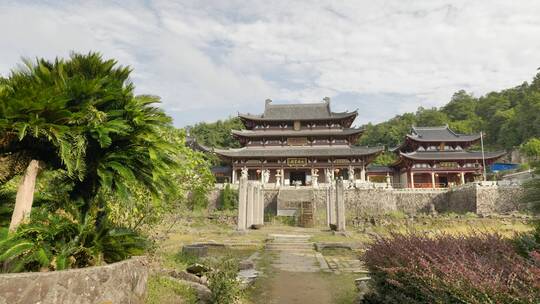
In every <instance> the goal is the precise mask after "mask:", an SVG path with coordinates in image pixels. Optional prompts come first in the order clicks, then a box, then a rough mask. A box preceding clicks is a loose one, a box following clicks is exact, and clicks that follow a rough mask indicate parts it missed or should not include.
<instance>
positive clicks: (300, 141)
mask: <svg viewBox="0 0 540 304" xmlns="http://www.w3.org/2000/svg"><path fill="white" fill-rule="evenodd" d="M287 144H288V145H289V146H305V145H306V144H307V137H289V138H287Z"/></svg>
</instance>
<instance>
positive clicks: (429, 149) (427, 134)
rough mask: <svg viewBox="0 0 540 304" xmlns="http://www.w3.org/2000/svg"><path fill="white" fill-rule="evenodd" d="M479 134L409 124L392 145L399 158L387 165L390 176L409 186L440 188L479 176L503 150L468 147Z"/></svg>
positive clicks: (480, 177)
mask: <svg viewBox="0 0 540 304" xmlns="http://www.w3.org/2000/svg"><path fill="white" fill-rule="evenodd" d="M479 141H480V134H473V135H466V134H458V133H456V132H454V131H452V130H451V129H450V128H449V127H448V126H442V127H413V128H412V129H411V132H410V134H408V135H407V136H406V137H405V140H404V141H403V143H402V144H401V145H400V146H398V147H396V148H394V149H392V150H393V151H394V152H395V153H397V155H398V157H399V159H398V160H397V161H396V162H395V163H394V164H393V165H392V166H391V169H392V170H393V171H394V180H396V177H397V180H399V182H400V183H401V185H403V186H406V187H409V188H440V187H449V186H454V185H461V184H464V183H467V182H472V181H476V180H482V175H483V172H484V165H485V166H488V165H490V164H492V163H493V162H495V161H496V160H497V159H499V158H501V157H502V156H503V155H505V154H506V153H505V152H504V151H501V152H482V151H470V150H468V149H469V148H470V147H471V146H472V145H474V144H477V143H479Z"/></svg>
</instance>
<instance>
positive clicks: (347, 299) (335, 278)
mask: <svg viewBox="0 0 540 304" xmlns="http://www.w3.org/2000/svg"><path fill="white" fill-rule="evenodd" d="M321 275H322V276H324V277H325V279H326V280H327V281H328V284H329V288H330V290H332V303H336V304H353V303H357V298H358V291H357V290H356V286H355V284H354V280H355V279H357V278H358V277H359V276H358V274H354V273H341V274H334V273H321Z"/></svg>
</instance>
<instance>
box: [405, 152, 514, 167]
mask: <svg viewBox="0 0 540 304" xmlns="http://www.w3.org/2000/svg"><path fill="white" fill-rule="evenodd" d="M475 152H478V151H475ZM420 153H422V152H420ZM432 153H435V152H432ZM449 153H455V152H449ZM457 153H460V152H457ZM465 153H471V156H472V154H475V153H474V152H467V151H465ZM415 154H416V153H415ZM460 154H461V157H458V156H456V157H455V158H442V157H440V158H437V157H431V158H421V157H415V155H411V154H408V153H403V152H400V153H399V155H400V158H407V159H410V160H425V161H431V160H480V159H482V155H477V156H476V157H469V158H464V157H463V156H464V155H463V153H460ZM505 154H506V151H497V152H485V153H484V157H483V158H484V159H488V160H492V159H497V158H500V157H502V156H504V155H505ZM465 156H466V155H465ZM399 162H400V161H399V160H398V161H396V162H395V163H396V164H397V163H399Z"/></svg>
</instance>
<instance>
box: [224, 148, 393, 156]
mask: <svg viewBox="0 0 540 304" xmlns="http://www.w3.org/2000/svg"><path fill="white" fill-rule="evenodd" d="M382 150H383V147H357V146H342V147H291V146H287V147H264V148H262V147H261V148H246V147H244V148H239V149H227V150H222V149H215V150H214V152H215V153H217V154H220V155H223V156H226V157H307V156H335V157H340V156H362V155H370V154H375V153H379V152H382Z"/></svg>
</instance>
